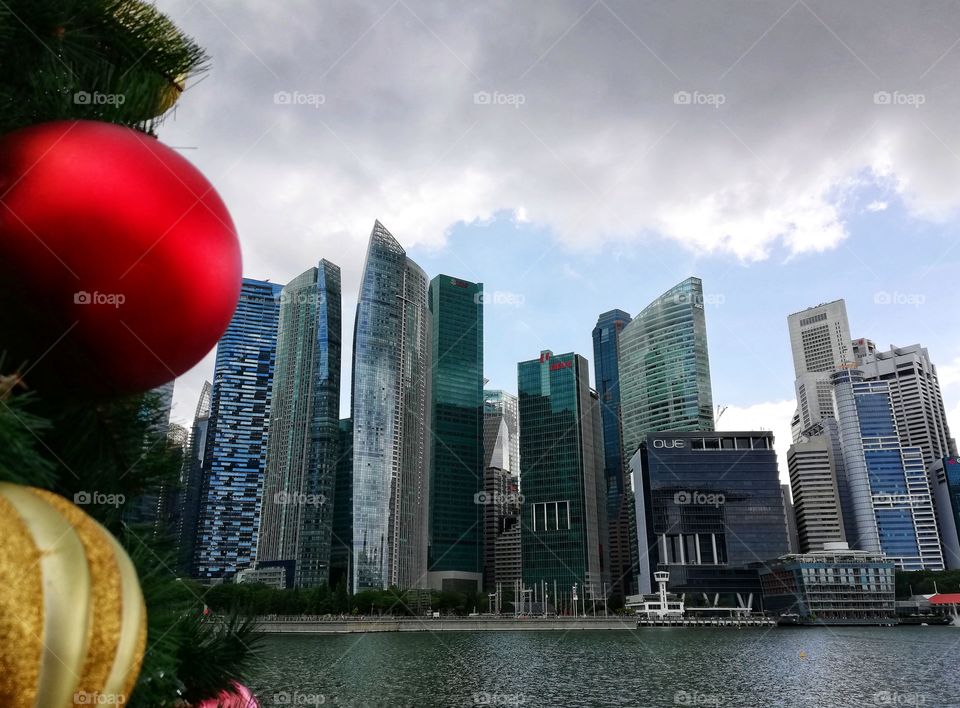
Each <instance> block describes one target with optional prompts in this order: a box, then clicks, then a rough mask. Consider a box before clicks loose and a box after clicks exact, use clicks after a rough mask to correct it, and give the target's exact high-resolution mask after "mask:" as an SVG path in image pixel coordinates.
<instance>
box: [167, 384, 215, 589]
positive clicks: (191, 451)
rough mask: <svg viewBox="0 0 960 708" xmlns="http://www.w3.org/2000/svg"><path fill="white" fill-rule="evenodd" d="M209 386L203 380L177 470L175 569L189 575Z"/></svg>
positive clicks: (198, 506)
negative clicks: (180, 464) (177, 508)
mask: <svg viewBox="0 0 960 708" xmlns="http://www.w3.org/2000/svg"><path fill="white" fill-rule="evenodd" d="M212 395H213V389H212V387H211V386H210V382H209V381H204V382H203V388H202V389H201V390H200V399H199V400H198V401H197V408H196V411H195V412H194V414H193V425H191V426H190V435H189V440H188V442H187V454H186V456H185V457H184V460H183V466H182V467H181V469H180V497H179V512H178V514H177V528H176V538H177V572H178V573H180V574H181V575H183V576H187V577H191V576H193V562H194V555H195V553H196V547H197V520H198V518H199V515H200V491H201V486H202V482H203V463H204V459H205V457H206V454H205V453H206V444H207V428H208V426H209V424H210V404H211V398H212Z"/></svg>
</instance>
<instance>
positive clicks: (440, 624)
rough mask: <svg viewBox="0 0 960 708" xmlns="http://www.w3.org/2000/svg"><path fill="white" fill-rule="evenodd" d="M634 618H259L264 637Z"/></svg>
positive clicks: (632, 624)
mask: <svg viewBox="0 0 960 708" xmlns="http://www.w3.org/2000/svg"><path fill="white" fill-rule="evenodd" d="M636 628H637V619H636V617H525V618H514V617H362V618H349V619H340V618H332V619H325V618H321V617H317V618H301V617H260V618H258V619H257V631H259V632H261V633H263V634H349V633H352V632H510V631H521V632H530V631H562V632H566V631H571V630H598V629H604V630H636Z"/></svg>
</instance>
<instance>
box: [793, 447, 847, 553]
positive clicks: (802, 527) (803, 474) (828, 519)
mask: <svg viewBox="0 0 960 708" xmlns="http://www.w3.org/2000/svg"><path fill="white" fill-rule="evenodd" d="M787 467H788V468H789V470H790V487H791V489H792V491H793V506H794V513H795V515H796V524H797V538H798V542H799V551H798V552H799V553H810V552H813V551H822V550H823V547H824V544H825V543H832V542H834V541H846V540H847V537H846V534H845V533H844V528H843V517H842V515H841V511H840V494H839V491H838V488H837V470H836V466H835V464H834V455H833V443H832V441H831V437H830V436H829V435H817V436H813V437H805V438H802V439H801V440H800V441H799V442H796V443H794V444H793V445H791V446H790V449H789V450H788V451H787Z"/></svg>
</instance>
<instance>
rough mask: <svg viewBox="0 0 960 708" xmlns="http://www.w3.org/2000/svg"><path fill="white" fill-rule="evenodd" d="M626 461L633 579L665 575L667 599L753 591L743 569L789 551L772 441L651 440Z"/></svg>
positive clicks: (753, 437) (680, 436) (730, 436)
mask: <svg viewBox="0 0 960 708" xmlns="http://www.w3.org/2000/svg"><path fill="white" fill-rule="evenodd" d="M634 459H635V460H637V459H638V460H639V468H640V470H641V471H642V472H641V478H642V482H641V484H638V485H637V517H638V518H637V525H638V528H640V529H641V531H642V533H641V534H640V536H641V541H642V542H643V548H641V552H640V555H641V558H643V557H646V558H647V559H648V560H649V563H648V567H646V568H643V569H642V571H641V577H644V576H645V577H646V578H648V579H649V576H650V575H652V573H653V572H655V571H657V570H666V571H669V572H670V589H671V590H672V591H674V592H705V593H721V594H724V593H750V592H757V591H758V590H759V579H758V576H757V572H756V569H755V568H751V567H750V565H751V564H753V563H761V562H764V561H768V560H772V559H775V558H779V557H780V556H782V555H786V554H787V553H788V552H789V550H790V546H789V541H788V539H787V524H786V513H785V511H784V506H783V495H782V493H781V490H780V474H779V470H778V467H777V453H776V451H775V450H774V446H773V434H772V433H770V432H762V431H761V432H729V433H728V432H724V433H714V434H709V433H686V432H679V433H674V432H668V433H652V434H649V435H648V436H647V438H646V441H645V442H644V443H643V445H642V446H641V448H640V452H639V454H638V455H637V456H635V458H634ZM641 563H642V561H641ZM648 582H649V580H648ZM642 585H643V583H641V586H642Z"/></svg>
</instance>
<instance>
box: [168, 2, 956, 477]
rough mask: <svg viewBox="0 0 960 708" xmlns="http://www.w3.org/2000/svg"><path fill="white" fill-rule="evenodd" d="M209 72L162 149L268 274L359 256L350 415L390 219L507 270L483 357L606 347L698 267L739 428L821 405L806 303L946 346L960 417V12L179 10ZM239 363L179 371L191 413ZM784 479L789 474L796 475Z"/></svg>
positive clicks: (730, 425)
mask: <svg viewBox="0 0 960 708" xmlns="http://www.w3.org/2000/svg"><path fill="white" fill-rule="evenodd" d="M157 6H158V7H159V8H160V9H161V10H162V11H164V12H166V13H167V14H168V15H169V16H170V17H171V19H173V20H174V21H175V22H176V23H177V24H178V25H179V26H180V27H181V28H182V29H184V30H185V31H186V32H187V33H188V34H190V35H192V36H193V37H194V38H195V39H196V40H197V41H198V42H199V43H200V44H201V45H202V46H204V47H205V48H206V49H207V51H208V52H209V54H210V56H211V68H210V70H209V71H208V72H207V73H206V74H205V75H204V76H202V77H200V79H199V80H195V81H193V82H191V83H188V86H187V90H186V91H185V92H184V93H183V95H182V97H181V99H180V101H179V104H178V106H177V108H176V110H175V112H174V113H173V114H172V115H171V116H170V118H169V119H168V120H167V122H166V123H165V124H164V125H163V127H162V128H161V129H160V131H159V135H160V139H161V140H163V141H164V142H165V143H167V144H168V145H171V146H174V147H177V148H180V149H182V154H183V155H184V156H185V157H187V158H188V159H190V160H191V161H192V162H193V163H194V164H195V165H197V167H199V168H200V170H201V171H202V172H204V174H206V175H207V177H208V178H209V179H210V181H211V182H212V183H213V185H214V186H215V188H216V189H217V190H218V192H219V193H220V195H221V196H222V197H223V199H224V201H225V202H226V204H227V206H228V208H229V209H230V211H231V214H232V216H233V219H234V221H235V223H236V226H237V229H238V233H239V237H240V242H241V247H242V251H243V258H244V274H245V275H246V276H248V277H253V278H264V279H270V280H273V281H275V282H287V281H289V280H291V279H292V278H293V277H295V276H296V275H298V274H299V273H301V272H303V271H304V270H306V269H307V268H309V267H311V266H312V265H316V263H317V261H319V260H320V259H321V258H326V259H328V260H331V261H333V262H334V263H337V264H338V265H340V266H341V268H342V270H343V291H344V299H343V313H344V317H343V320H344V331H343V336H344V342H345V347H344V359H343V374H344V376H343V381H344V383H343V392H344V396H343V402H342V410H343V413H344V415H347V413H348V410H349V400H348V399H349V393H348V392H349V385H348V382H349V373H350V364H349V362H350V359H349V353H350V347H349V343H350V341H351V340H352V325H353V313H354V310H355V307H356V294H357V290H358V288H359V283H360V274H361V269H362V266H363V258H364V253H365V249H366V244H367V239H368V237H369V234H370V230H371V228H372V226H373V221H374V219H377V218H379V219H380V220H381V221H382V222H383V223H384V225H385V226H386V227H387V228H388V229H389V230H390V231H391V232H392V233H393V234H394V236H395V237H396V238H397V239H398V240H399V241H400V242H401V244H402V245H403V246H404V247H405V248H406V249H407V252H408V254H409V255H410V257H412V258H413V259H414V260H415V261H417V262H418V263H419V264H420V265H421V266H422V267H423V268H424V269H425V270H426V271H427V272H428V274H430V275H431V276H433V275H437V274H440V273H443V274H447V275H453V276H458V277H462V278H464V279H467V280H473V281H480V282H483V283H484V285H485V288H486V291H487V293H488V294H491V293H492V294H493V297H490V298H489V299H490V300H491V301H492V302H491V303H490V304H488V305H487V306H486V310H485V353H484V356H485V370H486V375H487V377H488V378H490V380H491V381H490V386H491V387H496V388H504V389H507V390H512V391H515V390H516V364H517V362H518V361H522V360H526V359H530V358H533V357H535V356H537V355H538V354H539V352H540V350H541V349H548V348H549V349H552V350H553V351H554V352H558V353H559V352H567V351H576V352H578V353H581V354H583V355H584V356H586V357H587V358H588V359H591V360H592V358H593V353H592V342H591V330H592V328H593V326H594V324H595V322H596V318H597V315H598V314H599V313H601V312H603V311H605V310H608V309H612V308H615V307H616V308H621V309H624V310H626V311H628V312H630V313H631V314H636V313H637V312H639V311H640V310H641V309H643V307H645V306H646V305H647V304H648V303H649V302H650V301H651V300H653V299H654V298H656V297H657V296H658V295H659V294H660V293H662V292H663V291H665V290H667V289H668V288H669V287H671V286H672V285H674V284H675V283H677V282H679V281H680V280H682V279H684V278H686V277H688V276H690V275H696V276H698V277H701V278H702V279H703V281H704V289H705V291H706V293H707V302H708V304H707V329H708V338H709V348H710V363H711V370H712V379H713V397H714V402H715V403H716V404H717V405H718V406H719V407H720V408H726V411H725V412H724V413H723V415H722V417H721V418H720V420H719V427H721V428H724V429H750V428H764V429H770V430H773V431H774V432H775V433H776V435H777V438H778V449H779V450H780V452H781V455H782V453H783V452H784V450H785V448H786V447H787V446H788V445H789V437H790V435H789V420H790V416H791V414H792V413H793V410H794V408H795V403H794V391H793V366H792V361H791V358H790V346H789V340H788V336H787V326H786V318H787V315H788V314H790V313H792V312H795V311H798V310H801V309H804V308H806V307H810V306H813V305H816V304H819V303H821V302H827V301H830V300H834V299H838V298H844V299H845V300H846V302H847V308H848V312H849V317H850V324H851V329H852V334H853V336H854V337H858V338H859V337H869V338H871V339H874V340H875V341H876V342H877V344H878V345H880V346H881V347H882V348H886V347H887V346H889V345H891V344H896V345H900V346H903V345H908V344H914V343H917V342H919V343H921V344H923V345H924V346H926V347H928V348H929V350H930V353H931V357H932V358H933V360H934V362H935V363H936V364H937V365H938V368H939V372H940V379H941V385H942V387H943V392H944V397H945V400H946V404H947V408H948V410H949V416H950V422H951V425H952V427H953V430H954V431H960V327H957V326H956V324H955V323H956V312H957V296H956V294H955V292H956V289H955V288H954V287H952V286H953V282H952V277H951V274H952V273H957V272H960V232H958V227H960V220H958V217H960V214H958V207H960V124H958V122H957V121H956V116H957V115H958V112H960V111H958V109H960V91H958V90H957V84H956V81H955V77H956V76H958V75H960V15H958V14H957V13H956V12H955V6H954V5H953V3H951V2H917V3H902V2H878V1H875V0H869V1H867V0H862V1H860V0H857V1H854V0H851V1H848V2H844V3H834V2H828V1H820V2H815V1H813V0H793V1H790V0H770V1H768V2H765V3H756V2H744V1H742V0H741V1H739V2H727V1H725V0H717V1H714V2H710V3H703V2H684V1H682V0H677V1H673V2H670V3H663V2H637V1H629V2H628V1H626V0H623V1H620V2H615V1H613V0H595V1H592V0H581V1H580V2H572V1H569V2H568V1H566V0H553V1H552V2H550V3H514V2H508V1H506V0H504V1H503V2H497V1H492V2H484V3H474V4H470V5H467V4H460V3H436V2H415V1H414V0H380V1H376V2H373V1H366V0H345V1H344V2H328V1H325V0H319V1H318V0H310V1H307V0H304V1H296V0H286V1H285V2H283V3H264V2H257V1H255V0H229V2H227V1H226V0H222V1H215V0H159V1H158V2H157ZM212 364H213V353H212V352H211V354H210V355H208V356H207V358H206V359H205V360H204V361H203V362H201V363H200V364H199V365H198V366H197V367H196V368H195V369H193V370H192V371H190V372H188V373H187V374H185V375H184V376H183V377H181V378H180V379H178V381H177V385H176V389H175V394H174V410H173V419H174V420H175V421H177V422H181V423H186V422H189V420H190V419H191V418H192V416H193V410H194V408H195V406H196V401H197V398H198V396H199V393H200V388H201V386H202V383H203V381H204V380H205V379H209V378H210V376H211V374H212ZM781 476H782V477H784V478H785V477H786V470H785V466H784V465H783V464H782V463H781Z"/></svg>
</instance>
